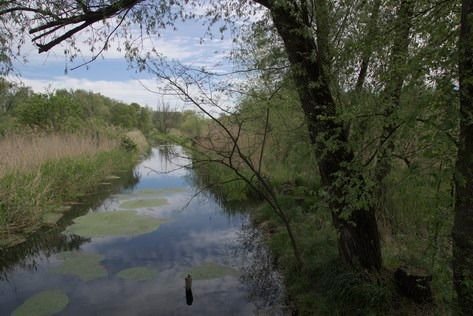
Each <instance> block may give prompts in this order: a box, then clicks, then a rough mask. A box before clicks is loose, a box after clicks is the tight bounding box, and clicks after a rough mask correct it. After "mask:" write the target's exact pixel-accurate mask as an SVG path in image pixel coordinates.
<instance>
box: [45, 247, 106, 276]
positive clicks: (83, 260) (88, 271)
mask: <svg viewBox="0 0 473 316" xmlns="http://www.w3.org/2000/svg"><path fill="white" fill-rule="evenodd" d="M58 257H59V258H60V259H62V260H64V262H63V263H62V264H61V265H60V266H59V267H57V268H54V269H52V271H53V272H56V273H60V274H71V275H75V276H77V277H79V278H80V279H81V280H82V281H90V280H94V279H99V278H103V277H105V276H107V270H106V269H105V268H104V267H103V266H102V265H101V264H100V261H102V260H103V256H101V255H99V254H95V253H82V252H63V253H60V254H59V255H58Z"/></svg>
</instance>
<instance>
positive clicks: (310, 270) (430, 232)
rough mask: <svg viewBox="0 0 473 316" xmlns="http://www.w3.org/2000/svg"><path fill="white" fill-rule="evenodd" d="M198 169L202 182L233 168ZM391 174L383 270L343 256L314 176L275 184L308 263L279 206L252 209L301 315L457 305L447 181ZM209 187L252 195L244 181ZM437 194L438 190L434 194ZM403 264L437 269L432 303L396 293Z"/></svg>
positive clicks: (438, 311) (428, 311) (421, 311)
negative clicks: (361, 267) (357, 265)
mask: <svg viewBox="0 0 473 316" xmlns="http://www.w3.org/2000/svg"><path fill="white" fill-rule="evenodd" d="M199 169H200V170H198V171H197V173H198V174H201V175H202V177H201V178H202V179H204V181H203V182H204V183H203V184H202V185H208V184H209V183H218V182H219V181H222V180H225V179H227V178H229V177H231V175H230V172H231V171H229V170H225V169H224V168H220V167H216V166H213V165H211V166H209V165H204V166H203V167H202V168H199ZM283 174H284V171H282V170H279V171H278V177H277V179H279V176H281V179H282V178H284V177H283V176H282V175H283ZM277 179H276V180H277ZM402 179H404V181H403V182H401V180H402ZM302 180H304V179H302ZM437 180H438V179H437ZM206 181H208V182H206ZM390 181H392V182H390V183H389V186H388V188H389V194H390V195H389V199H388V205H386V209H387V213H386V214H384V217H381V216H380V218H381V220H380V223H379V226H380V227H381V235H382V244H383V257H384V263H383V265H384V268H383V269H382V270H381V271H379V272H378V273H367V272H365V271H357V270H353V269H352V268H351V267H348V266H346V265H345V264H344V263H343V262H341V260H340V259H339V256H338V251H337V235H336V231H335V229H334V227H333V224H332V218H331V214H330V211H329V210H328V209H327V208H326V207H324V205H323V204H322V203H319V202H318V196H317V195H316V193H315V192H317V183H316V182H315V183H313V182H312V183H311V182H310V180H307V179H305V181H294V182H292V181H282V182H281V183H282V184H280V183H278V182H279V181H276V183H275V186H274V189H275V192H279V202H280V204H281V205H282V207H283V208H284V209H285V211H286V213H287V214H288V215H289V216H290V218H291V223H292V226H293V231H295V232H297V234H296V239H297V242H298V244H299V247H300V249H301V250H302V256H303V262H304V267H303V269H302V270H300V269H298V266H297V262H296V260H295V258H294V256H293V254H292V252H291V251H290V243H289V238H288V236H287V232H286V230H285V228H284V225H283V223H282V221H281V220H280V219H279V218H278V216H276V214H275V213H274V211H272V210H271V209H270V208H269V207H268V206H267V205H265V204H263V203H262V204H260V205H259V206H257V207H253V208H251V209H250V216H251V219H252V221H253V223H254V225H256V226H257V227H259V229H260V230H261V231H262V232H263V235H264V240H265V243H266V244H267V246H268V248H269V249H270V251H271V253H272V256H273V258H274V261H275V262H276V267H277V269H278V270H279V271H280V272H281V274H282V275H283V277H284V283H285V287H286V293H287V296H288V298H289V300H290V302H291V303H292V304H294V306H295V309H296V310H297V311H298V313H299V315H448V314H449V313H450V312H451V301H452V292H453V290H452V284H451V271H450V265H449V260H451V248H450V245H449V244H450V243H449V240H450V236H449V231H450V229H451V227H450V225H451V221H452V219H451V214H449V213H448V210H449V208H448V201H449V199H448V197H447V196H446V195H448V194H449V193H450V192H449V190H448V189H449V188H448V187H443V186H436V185H435V181H436V179H430V178H429V176H428V175H424V174H421V173H418V172H415V173H413V174H407V175H406V174H401V173H397V174H395V175H393V176H391V178H390ZM273 183H274V182H273ZM210 188H211V191H212V194H215V195H216V196H217V197H221V196H223V198H220V199H219V200H220V201H222V202H223V203H224V205H227V204H228V202H229V201H235V200H238V199H240V200H241V202H240V203H242V202H244V201H246V200H248V199H251V196H249V195H248V189H247V188H245V186H244V185H241V183H240V185H238V186H237V185H234V183H232V184H231V185H228V186H227V185H225V186H217V187H210ZM435 195H438V197H437V198H435V199H432V196H435ZM433 211H434V212H433ZM387 226H388V229H386V227H387ZM435 235H436V236H437V237H436V238H435ZM401 265H408V266H413V267H419V268H426V269H427V271H430V272H431V273H432V274H433V281H432V290H433V293H434V303H433V304H424V305H422V304H415V303H414V302H412V301H410V300H409V299H407V298H404V297H402V296H401V295H400V294H399V293H398V291H397V288H396V285H395V283H394V280H393V273H394V271H395V269H396V268H397V267H399V266H401Z"/></svg>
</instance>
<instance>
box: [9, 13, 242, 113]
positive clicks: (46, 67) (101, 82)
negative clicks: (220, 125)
mask: <svg viewBox="0 0 473 316" xmlns="http://www.w3.org/2000/svg"><path fill="white" fill-rule="evenodd" d="M176 26H177V30H166V31H165V32H163V33H162V34H161V36H160V37H159V38H157V37H154V38H152V39H150V40H149V41H145V43H144V47H145V49H151V47H152V46H154V47H156V48H158V51H159V52H160V53H162V54H164V55H165V56H166V57H168V58H171V59H175V60H178V61H180V62H182V63H184V64H186V65H192V66H193V67H198V68H201V67H205V68H208V69H214V70H215V69H217V68H218V67H224V68H225V67H226V68H228V67H229V63H228V60H226V59H225V56H228V55H229V53H230V51H231V49H232V45H233V44H232V39H231V38H230V36H229V35H226V36H225V37H224V38H223V39H221V38H220V37H219V38H214V39H210V38H208V37H207V38H206V39H205V40H204V41H203V42H202V40H201V39H202V38H204V37H205V33H206V30H207V28H206V26H202V25H201V24H200V23H198V22H185V23H180V24H177V25H176ZM78 44H79V46H80V47H81V48H82V49H81V50H82V51H88V47H87V44H83V43H81V42H80V41H78ZM112 45H113V44H112ZM22 52H23V53H24V54H25V56H26V59H27V60H28V61H27V62H26V63H23V62H20V61H16V62H15V63H14V67H15V70H16V71H17V72H18V73H19V74H20V78H16V79H15V81H16V82H18V80H21V82H22V83H23V84H24V85H25V86H28V87H31V88H32V89H33V91H35V92H53V91H54V90H56V89H83V90H87V91H92V92H97V93H101V94H102V95H105V96H107V97H110V98H113V99H115V100H119V101H123V102H126V103H132V102H136V103H138V104H140V105H142V106H147V107H150V108H152V109H156V107H157V106H158V105H159V104H161V103H163V102H165V103H167V104H169V105H170V106H171V107H172V108H174V109H189V108H192V106H191V105H189V104H184V103H183V102H182V101H181V100H180V99H179V98H177V97H175V96H174V97H173V96H162V95H158V94H156V93H152V92H150V91H149V89H151V90H153V89H154V88H155V87H156V79H155V78H153V77H152V76H150V75H149V74H146V73H137V72H136V71H135V70H133V69H130V67H129V65H128V64H127V62H126V60H125V58H124V56H123V54H124V53H123V52H118V51H116V49H114V48H111V49H109V50H108V51H106V52H104V53H103V54H102V56H101V57H99V58H97V59H96V60H95V61H93V62H92V63H90V64H88V65H87V66H83V67H80V68H78V69H76V70H67V71H65V70H66V68H68V69H71V68H73V67H74V66H77V65H80V64H82V63H83V62H84V61H86V60H89V59H88V58H85V59H77V60H76V61H73V62H72V63H71V62H66V58H65V56H64V46H62V47H61V46H60V47H55V48H53V49H52V50H51V51H50V52H48V53H43V54H38V53H37V49H36V48H35V47H34V46H33V45H32V44H31V43H27V44H26V45H25V46H24V47H23V50H22Z"/></svg>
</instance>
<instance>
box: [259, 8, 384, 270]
mask: <svg viewBox="0 0 473 316" xmlns="http://www.w3.org/2000/svg"><path fill="white" fill-rule="evenodd" d="M263 2H264V4H265V5H266V7H267V8H268V9H269V10H270V12H271V15H272V19H273V23H274V24H275V26H276V28H277V30H278V33H279V35H280V36H281V38H282V39H283V42H284V45H285V48H286V53H287V55H288V59H289V62H290V64H291V71H292V75H293V78H294V82H295V84H296V88H297V92H298V94H299V98H300V101H301V105H302V109H303V112H304V114H305V117H306V119H307V122H308V129H309V134H310V139H311V141H312V143H313V144H314V148H315V154H316V157H317V160H318V168H319V172H320V176H321V179H322V185H323V187H324V189H325V190H326V191H327V192H328V194H329V199H328V203H329V206H330V208H331V210H332V218H333V223H334V225H335V227H336V229H337V231H338V233H339V239H338V245H339V252H340V255H341V257H342V259H343V260H344V261H345V262H347V263H348V264H350V265H352V266H361V267H362V268H365V269H368V270H378V269H380V267H381V250H380V242H379V233H378V228H377V223H376V219H375V216H374V210H373V208H372V207H371V206H369V205H365V206H361V207H356V206H353V205H351V202H353V200H352V199H350V198H348V197H347V194H350V193H348V192H350V190H352V189H353V188H352V187H350V183H352V180H353V179H355V180H356V181H357V182H358V184H359V186H358V188H357V190H359V191H363V190H365V189H366V186H365V184H364V179H363V176H362V174H361V172H359V171H356V170H355V169H353V168H351V163H352V161H353V159H354V155H353V151H352V150H351V148H350V147H349V145H348V139H347V135H346V132H345V129H344V127H343V124H342V123H341V122H339V121H338V120H337V119H336V104H335V101H334V99H333V97H332V93H331V91H330V73H329V70H330V58H329V55H328V52H329V47H328V45H329V41H328V35H329V25H328V23H325V22H326V21H324V20H328V19H327V13H328V10H326V9H327V8H328V6H327V3H326V1H325V0H319V1H317V2H316V7H317V10H319V11H318V12H316V18H317V20H318V21H317V43H316V40H315V39H314V36H313V32H312V29H311V26H310V25H309V24H308V23H307V21H308V20H309V19H307V18H305V17H304V16H302V11H301V10H300V9H299V8H298V7H297V5H296V4H288V2H285V3H282V2H281V1H263ZM260 3H261V2H260ZM360 193H361V192H360ZM347 210H348V211H347Z"/></svg>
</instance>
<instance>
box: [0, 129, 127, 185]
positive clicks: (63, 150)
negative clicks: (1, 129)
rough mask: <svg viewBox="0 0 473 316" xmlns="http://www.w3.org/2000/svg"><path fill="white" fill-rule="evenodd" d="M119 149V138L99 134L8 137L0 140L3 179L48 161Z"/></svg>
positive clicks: (0, 174)
mask: <svg viewBox="0 0 473 316" xmlns="http://www.w3.org/2000/svg"><path fill="white" fill-rule="evenodd" d="M117 146H118V142H117V140H116V139H113V138H110V137H105V136H102V137H100V136H99V137H97V135H96V134H93V135H87V134H49V135H40V136H36V135H8V136H7V137H3V138H1V139H0V178H2V177H4V176H5V175H7V174H10V173H12V172H28V171H31V170H32V169H35V168H38V167H39V166H41V165H42V164H44V163H45V162H47V161H51V160H58V159H62V158H70V157H77V156H81V155H91V154H95V153H97V152H102V151H108V150H112V149H114V148H116V147H117Z"/></svg>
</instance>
